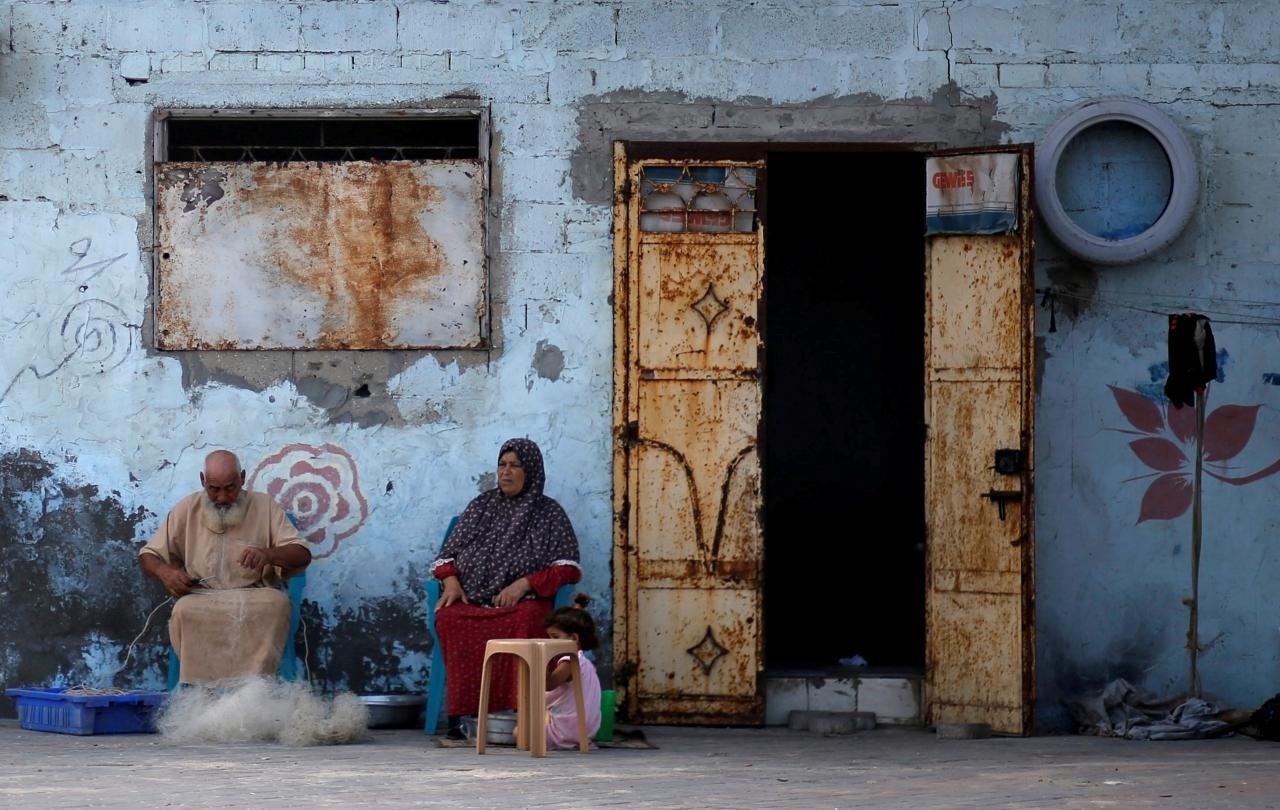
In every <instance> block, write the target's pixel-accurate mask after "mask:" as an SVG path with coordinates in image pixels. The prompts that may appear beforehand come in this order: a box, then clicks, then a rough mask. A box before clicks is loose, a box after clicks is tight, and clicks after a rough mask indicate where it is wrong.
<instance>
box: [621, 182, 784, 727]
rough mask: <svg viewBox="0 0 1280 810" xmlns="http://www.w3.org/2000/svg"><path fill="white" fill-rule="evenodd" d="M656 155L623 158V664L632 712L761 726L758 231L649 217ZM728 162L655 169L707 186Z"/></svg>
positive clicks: (660, 718) (633, 715)
mask: <svg viewBox="0 0 1280 810" xmlns="http://www.w3.org/2000/svg"><path fill="white" fill-rule="evenodd" d="M654 164H655V162H653V161H637V162H632V163H629V164H628V163H627V162H626V161H625V159H619V160H616V161H615V167H616V168H617V169H618V170H619V174H620V175H622V176H623V177H625V178H627V179H629V181H630V183H631V186H630V191H629V192H628V191H627V190H626V189H624V190H623V192H622V193H620V194H619V195H618V197H617V200H618V203H617V205H616V206H615V249H616V250H617V254H616V267H615V270H616V273H617V284H616V286H615V295H616V296H617V298H618V307H617V313H618V324H617V325H616V329H617V331H616V335H617V345H616V347H615V348H616V358H615V379H616V380H617V385H616V386H615V387H616V388H617V389H619V390H618V393H617V394H616V397H615V424H616V425H617V435H618V439H619V441H618V444H617V447H616V449H615V506H616V507H617V508H616V515H615V516H616V529H615V569H614V576H615V580H614V582H615V600H614V601H615V647H614V649H615V657H616V661H615V672H616V673H617V681H618V684H619V687H620V689H621V691H622V693H623V700H624V706H625V707H626V710H627V714H628V717H629V718H630V719H631V720H633V721H640V722H658V723H684V724H698V723H759V722H761V721H762V719H763V700H762V697H761V695H760V679H759V674H760V669H761V661H762V638H761V620H760V612H761V601H760V571H761V563H762V559H761V554H762V533H761V525H760V505H761V503H760V462H759V456H758V453H757V438H758V435H759V423H760V411H761V392H760V377H759V369H758V357H759V352H760V347H761V344H760V335H759V330H758V326H757V322H756V321H757V308H758V303H759V297H760V279H761V256H762V244H761V235H760V233H759V231H758V230H757V229H755V227H754V223H753V219H751V218H747V219H746V220H744V219H743V217H742V214H741V212H740V211H739V210H737V209H735V210H734V212H733V214H732V218H730V217H729V215H723V216H724V221H728V222H734V223H738V224H740V223H742V222H744V221H745V222H747V223H748V226H749V229H748V228H745V227H744V228H739V230H738V232H720V233H707V232H680V233H658V232H649V231H645V230H642V229H641V228H640V227H639V223H640V215H641V211H642V209H643V207H644V206H645V195H644V193H643V192H641V191H640V189H641V188H642V186H643V172H644V171H645V169H646V167H647V166H653V165H654ZM673 166H674V168H672V167H673ZM735 166H736V167H738V170H741V169H743V168H745V170H746V172H748V173H749V174H747V175H746V176H749V177H754V169H755V168H756V167H757V164H741V163H740V164H729V163H714V162H703V163H701V164H699V165H698V166H694V167H689V166H688V165H684V166H678V165H674V164H664V165H662V166H661V168H663V169H664V170H668V171H670V172H671V176H678V174H677V171H683V172H684V174H685V176H692V177H693V180H692V181H691V183H693V184H694V185H695V186H696V188H697V192H696V193H697V194H701V195H710V194H713V193H716V190H715V184H714V183H712V182H708V181H706V178H707V177H709V176H710V177H716V176H724V175H725V174H728V175H729V176H730V177H732V176H733V172H734V171H735V169H734V168H733V167H735ZM717 171H718V172H720V175H716V174H715V172H717ZM729 182H732V181H729ZM738 193H739V196H737V197H735V198H734V199H735V200H738V199H742V198H744V197H743V196H742V195H743V192H741V189H738ZM751 194H752V195H753V194H754V189H751ZM686 198H687V199H690V198H691V195H690V194H686ZM735 204H736V203H735ZM694 205H696V203H695V204H694ZM694 205H691V206H690V207H691V208H693V207H694ZM694 213H697V212H694ZM686 220H687V222H689V223H695V224H696V223H700V222H702V223H704V222H706V221H711V218H710V217H707V218H703V219H699V218H698V217H695V216H694V214H693V213H691V214H687V215H686ZM624 250H625V252H624Z"/></svg>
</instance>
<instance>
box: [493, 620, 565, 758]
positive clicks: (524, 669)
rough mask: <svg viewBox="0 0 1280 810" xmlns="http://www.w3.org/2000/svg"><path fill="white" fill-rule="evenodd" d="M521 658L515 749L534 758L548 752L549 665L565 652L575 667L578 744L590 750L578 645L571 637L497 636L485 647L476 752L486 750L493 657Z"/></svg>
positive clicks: (543, 755)
mask: <svg viewBox="0 0 1280 810" xmlns="http://www.w3.org/2000/svg"><path fill="white" fill-rule="evenodd" d="M503 654H506V655H514V656H516V657H518V658H519V659H520V678H519V686H518V692H517V704H516V748H517V749H518V750H520V751H526V750H527V751H528V752H529V753H530V754H531V755H533V756H535V757H545V756H546V755H547V665H548V664H550V663H551V662H552V661H554V660H555V659H556V658H557V657H559V656H562V655H568V656H569V666H570V667H571V668H572V670H573V680H572V682H573V697H574V700H575V701H576V703H577V707H578V741H579V742H578V747H579V749H580V750H581V751H582V753H584V754H585V753H586V752H587V747H588V746H589V745H590V740H588V739H587V715H586V710H585V707H584V705H583V701H582V672H581V671H580V670H579V669H578V644H577V642H575V641H572V640H570V639H554V638H495V639H492V640H490V641H489V643H488V644H486V645H485V647H484V668H483V669H482V670H481V674H480V716H479V717H478V718H477V721H476V753H477V754H483V753H484V744H485V735H486V734H487V729H486V728H485V727H486V725H487V723H488V719H489V683H490V676H491V674H492V664H491V663H490V661H491V659H492V658H493V656H495V655H503Z"/></svg>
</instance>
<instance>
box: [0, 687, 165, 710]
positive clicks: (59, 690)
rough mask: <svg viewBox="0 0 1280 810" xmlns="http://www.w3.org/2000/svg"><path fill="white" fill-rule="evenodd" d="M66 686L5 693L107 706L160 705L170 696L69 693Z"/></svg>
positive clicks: (132, 693) (13, 696)
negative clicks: (123, 704) (120, 704)
mask: <svg viewBox="0 0 1280 810" xmlns="http://www.w3.org/2000/svg"><path fill="white" fill-rule="evenodd" d="M66 691H67V687H65V686H57V687H52V688H43V687H27V688H17V689H6V690H4V693H5V695H6V696H8V697H11V698H27V699H31V700H43V701H58V702H61V703H77V704H81V705H84V706H107V705H110V704H112V703H137V704H141V705H144V706H159V705H160V704H161V703H163V702H164V699H165V698H166V697H168V694H169V693H168V692H147V691H141V690H139V691H134V692H127V693H125V694H123V695H67V694H63V693H64V692H66Z"/></svg>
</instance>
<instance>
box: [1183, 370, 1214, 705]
mask: <svg viewBox="0 0 1280 810" xmlns="http://www.w3.org/2000/svg"><path fill="white" fill-rule="evenodd" d="M1208 396H1209V384H1208V383H1205V386H1204V390H1203V391H1199V392H1197V393H1196V472H1195V479H1194V481H1193V482H1192V488H1191V599H1190V600H1189V601H1188V603H1187V605H1188V607H1189V608H1190V609H1191V616H1190V620H1189V625H1188V627H1187V651H1188V652H1189V653H1190V654H1191V656H1190V657H1191V682H1190V684H1189V685H1188V687H1187V692H1188V693H1189V694H1190V695H1192V696H1193V697H1199V696H1200V672H1199V669H1198V666H1199V658H1200V541H1201V535H1202V530H1203V520H1202V518H1201V513H1200V479H1201V473H1202V471H1203V469H1204V411H1205V400H1206V399H1207V398H1208Z"/></svg>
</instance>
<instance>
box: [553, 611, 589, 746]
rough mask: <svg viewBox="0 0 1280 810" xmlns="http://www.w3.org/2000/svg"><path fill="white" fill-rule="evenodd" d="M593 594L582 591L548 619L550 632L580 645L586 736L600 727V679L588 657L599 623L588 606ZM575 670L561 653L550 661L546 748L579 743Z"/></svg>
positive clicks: (579, 655) (579, 658)
mask: <svg viewBox="0 0 1280 810" xmlns="http://www.w3.org/2000/svg"><path fill="white" fill-rule="evenodd" d="M590 601H591V597H589V596H587V595H586V594H585V593H580V594H578V595H577V596H575V597H574V599H573V606H572V607H562V608H559V609H558V610H555V611H553V612H552V614H551V615H550V616H548V617H547V620H546V628H547V635H548V636H549V637H551V638H559V639H568V640H571V641H574V642H576V643H577V645H578V667H579V669H580V670H581V672H582V705H583V707H584V708H585V710H586V713H587V737H588V739H589V738H591V737H594V736H595V734H596V732H597V731H599V730H600V679H599V677H597V676H596V667H595V665H594V664H592V663H591V659H590V658H587V656H586V652H585V651H586V650H594V649H595V648H596V645H597V644H598V643H599V642H598V641H597V640H596V623H595V622H594V621H593V620H592V619H591V614H590V613H587V611H586V610H585V608H586V606H587V603H588V602H590ZM572 678H573V670H572V669H571V668H570V666H569V660H568V656H562V657H561V658H560V659H559V660H557V661H553V662H552V664H551V672H549V673H548V674H547V715H548V716H547V748H549V749H556V748H559V749H568V748H577V747H578V706H577V704H576V702H575V701H574V697H573V684H572V683H571V681H572Z"/></svg>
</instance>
